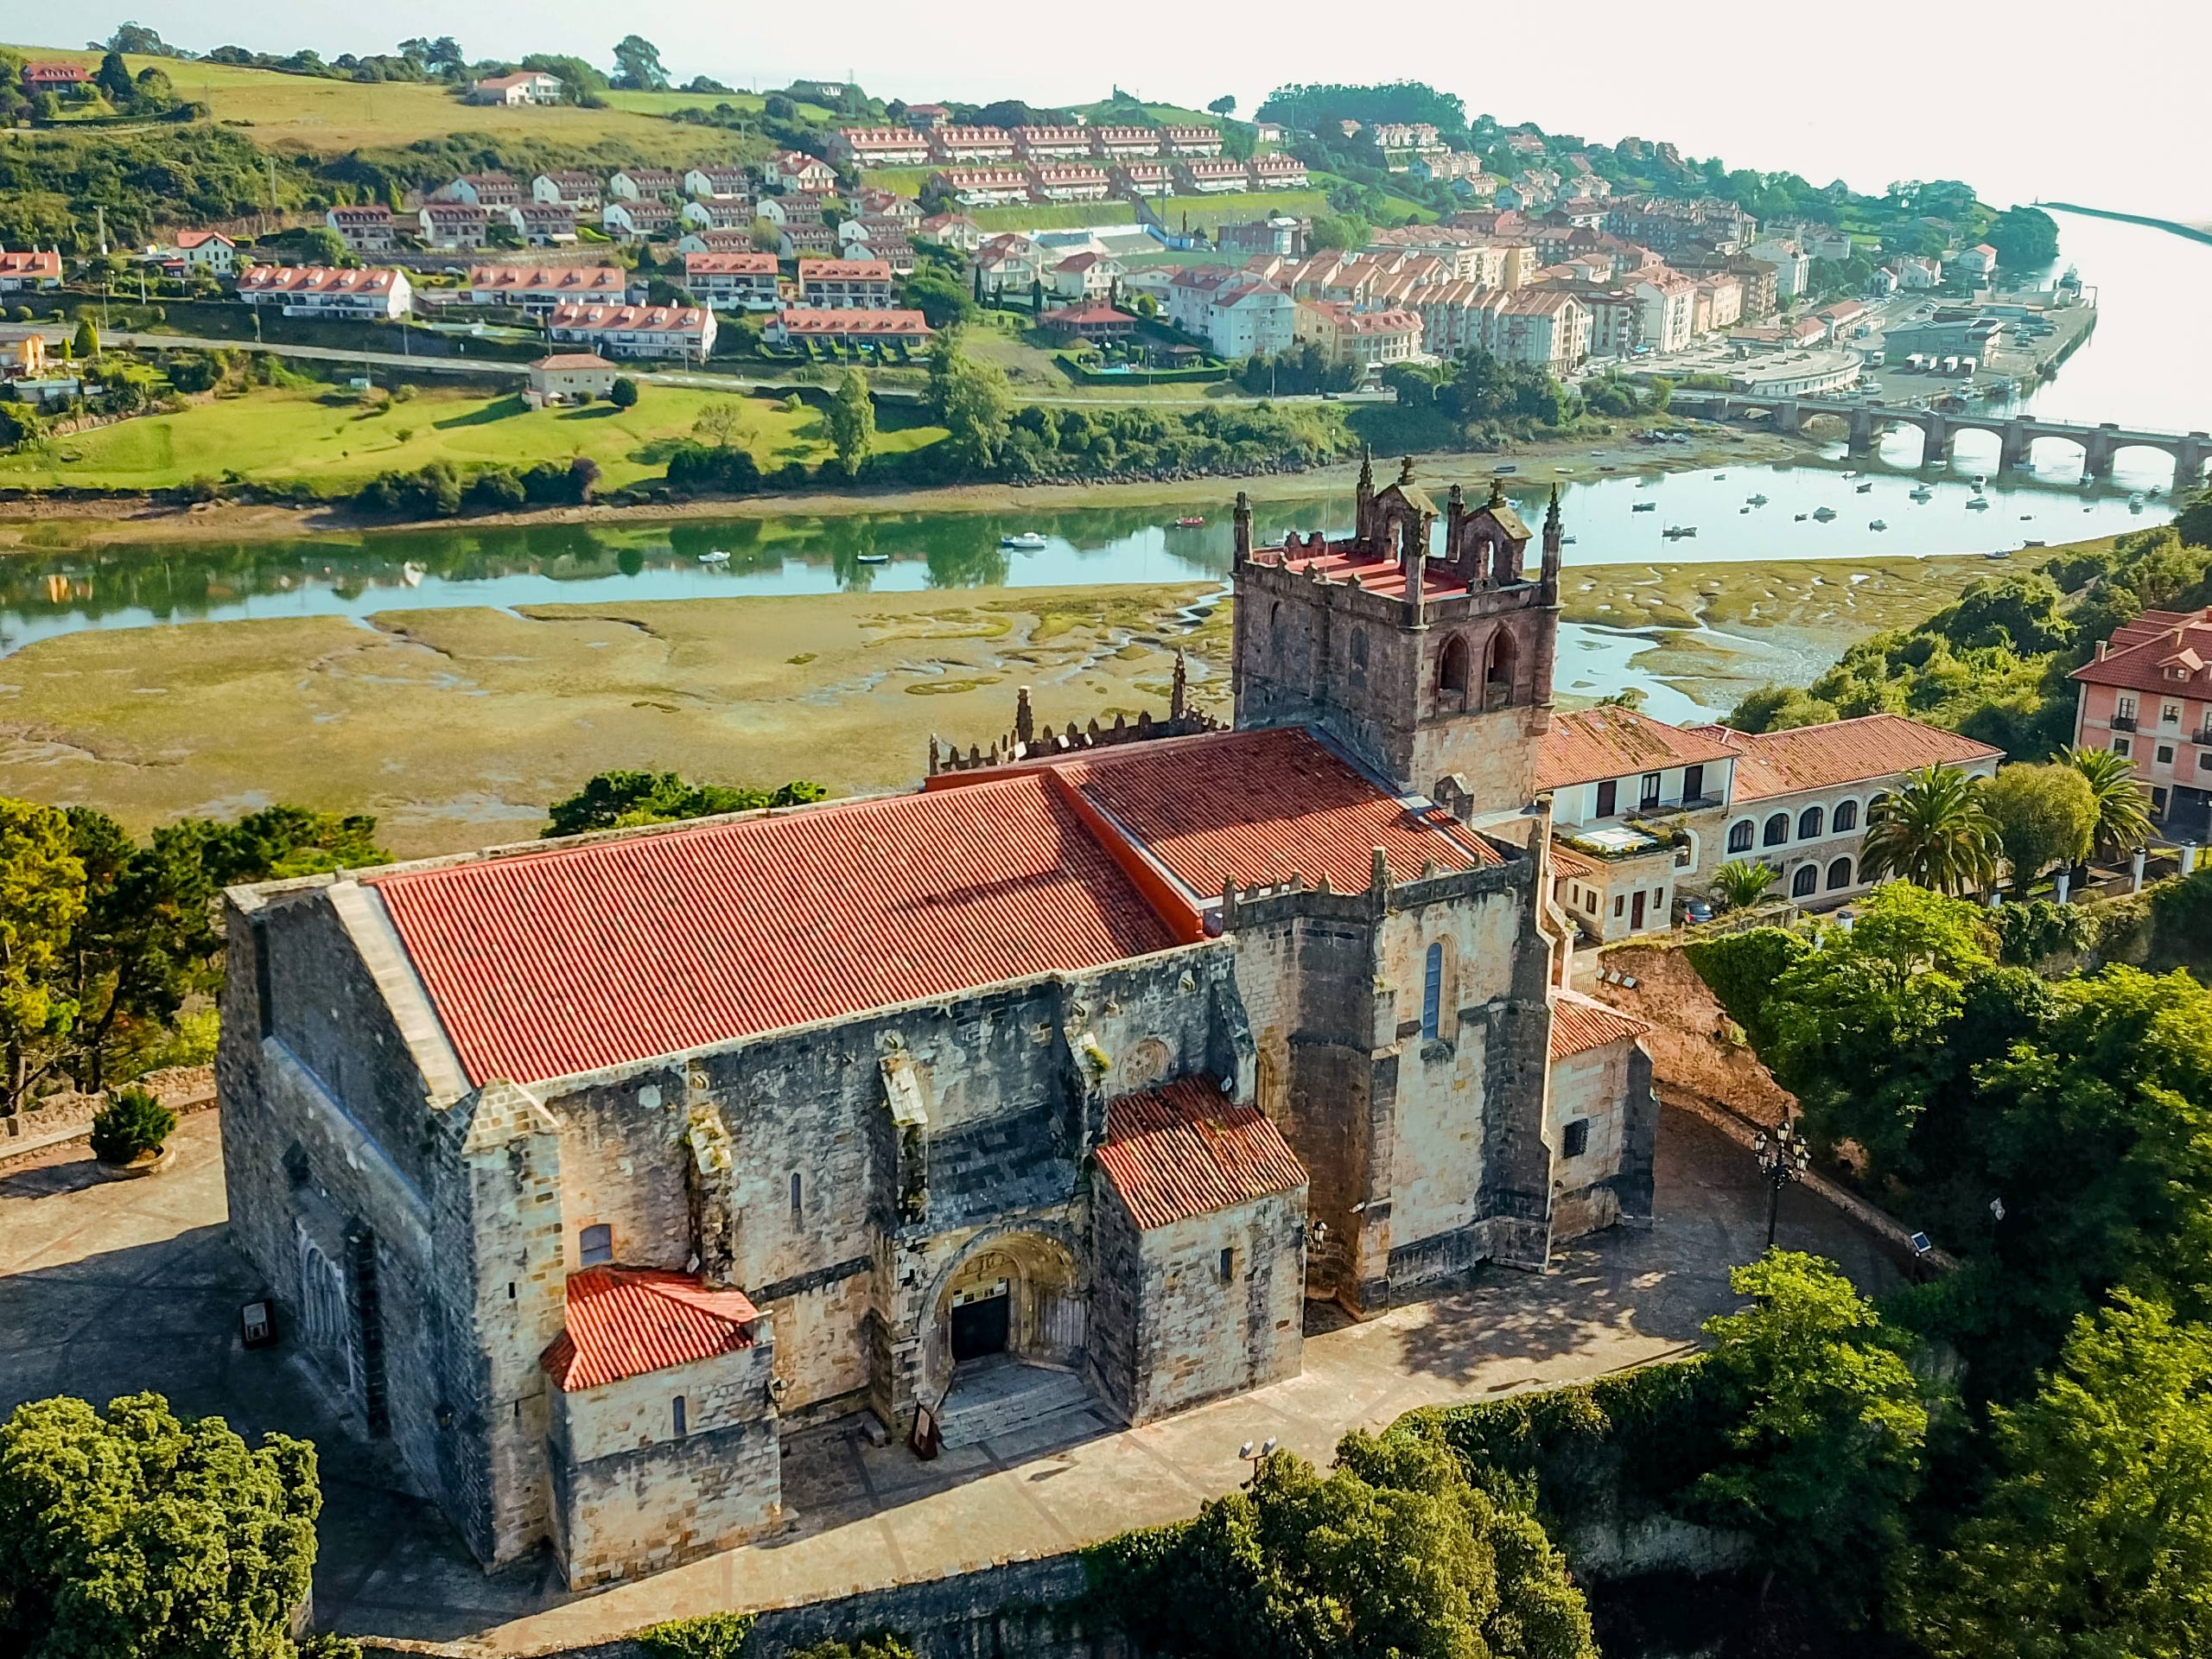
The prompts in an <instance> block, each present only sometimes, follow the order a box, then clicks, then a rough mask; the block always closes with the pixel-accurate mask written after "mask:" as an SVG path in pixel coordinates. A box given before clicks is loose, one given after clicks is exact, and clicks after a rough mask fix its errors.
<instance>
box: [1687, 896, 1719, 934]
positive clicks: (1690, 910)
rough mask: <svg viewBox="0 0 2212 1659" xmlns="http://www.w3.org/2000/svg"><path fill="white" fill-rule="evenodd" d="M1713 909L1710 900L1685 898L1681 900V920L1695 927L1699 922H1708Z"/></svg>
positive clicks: (1711, 916)
mask: <svg viewBox="0 0 2212 1659" xmlns="http://www.w3.org/2000/svg"><path fill="white" fill-rule="evenodd" d="M1712 919H1713V905H1712V901H1711V900H1709V899H1683V900H1682V920H1683V921H1684V922H1685V923H1686V924H1687V925H1689V926H1691V927H1696V926H1698V925H1700V924H1701V923H1705V922H1709V921H1711V920H1712Z"/></svg>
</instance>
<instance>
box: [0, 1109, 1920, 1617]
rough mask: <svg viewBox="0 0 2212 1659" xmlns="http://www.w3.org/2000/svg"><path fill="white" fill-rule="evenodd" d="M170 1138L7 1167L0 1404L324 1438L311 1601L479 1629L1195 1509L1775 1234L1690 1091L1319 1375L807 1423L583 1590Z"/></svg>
mask: <svg viewBox="0 0 2212 1659" xmlns="http://www.w3.org/2000/svg"><path fill="white" fill-rule="evenodd" d="M171 1144H172V1145H173V1146H174V1147H175V1150H176V1158H175V1163H174V1165H173V1166H172V1167H171V1168H170V1169H168V1171H167V1172H166V1173H163V1174H162V1175H160V1176H158V1177H156V1178H155V1179H151V1180H139V1181H123V1182H110V1181H105V1180H102V1179H99V1176H98V1174H97V1173H95V1171H94V1168H93V1165H92V1158H91V1155H90V1154H88V1153H87V1152H86V1151H85V1149H84V1148H83V1147H81V1146H78V1147H68V1148H64V1149H60V1150H57V1151H55V1152H53V1153H50V1154H47V1155H45V1156H44V1157H42V1158H41V1159H37V1160H32V1161H29V1162H28V1163H17V1164H15V1165H12V1166H0V1412H4V1411H6V1410H8V1409H11V1408H13V1407H14V1406H15V1405H16V1404H17V1403H18V1402H22V1401H24V1400H29V1399H36V1398H39V1397H41V1396H43V1395H50V1394H64V1393H66V1394H78V1395H85V1396H86V1397H88V1398H90V1399H92V1400H95V1401H99V1402H105V1401H106V1400H108V1399H109V1398H111V1397H112V1396H113V1395H118V1394H125V1393H130V1392H132V1391H135V1390H137V1389H156V1390H159V1391H160V1392H162V1393H163V1394H165V1395H168V1397H169V1399H170V1401H171V1402H172V1403H173V1404H174V1405H175V1407H176V1408H177V1409H179V1410H180V1411H181V1412H184V1413H187V1414H206V1413H218V1414H221V1415H223V1416H225V1417H226V1418H228V1419H229V1420H230V1421H231V1422H232V1425H233V1426H234V1427H237V1428H238V1429H239V1430H240V1431H241V1432H242V1433H246V1434H248V1435H249V1436H251V1435H252V1434H254V1433H258V1432H260V1431H262V1430H265V1429H279V1430H283V1431H284V1432H286V1433H294V1434H300V1435H304V1436H307V1437H308V1438H311V1439H313V1440H315V1442H316V1443H317V1444H318V1445H319V1446H321V1454H322V1456H321V1460H322V1476H323V1491H324V1505H323V1515H322V1522H321V1546H322V1548H321V1560H320V1562H319V1563H318V1565H317V1567H316V1571H315V1610H316V1616H317V1622H318V1623H319V1624H321V1625H324V1626H326V1627H328V1628H334V1629H338V1630H347V1631H353V1632H357V1633H370V1634H377V1635H384V1636H395V1637H415V1638H418V1639H423V1640H430V1641H461V1640H467V1641H469V1643H470V1647H471V1650H472V1651H475V1650H483V1651H489V1652H499V1651H510V1652H520V1651H529V1650H531V1649H546V1648H549V1647H553V1646H556V1645H565V1644H569V1643H583V1642H588V1641H592V1640H596V1639H601V1638H604V1637H609V1636H612V1635H616V1634H619V1633H620V1632H622V1631H625V1630H632V1629H634V1628H636V1627H637V1626H639V1625H641V1624H648V1623H651V1622H652V1621H654V1620H658V1619H663V1618H679V1617H684V1616H688V1615H690V1614H694V1613H699V1612H704V1611H711V1610H714V1609H716V1608H721V1607H729V1606H761V1605H772V1604H779V1603H784V1602H792V1601H804V1600H810V1599H817V1598H820V1597H824V1596H833V1595H837V1594H842V1593H844V1592H849V1591H854V1590H858V1589H862V1588H866V1587H869V1586H878V1585H882V1584H887V1583H891V1582H895V1581H898V1580H906V1579H927V1578H934V1577H938V1576H940V1575H942V1574H945V1573H955V1572H959V1571H962V1570H963V1569H966V1568H969V1567H979V1566H984V1565H988V1563H990V1562H991V1561H993V1560H1003V1559H1007V1558H1008V1557H1014V1556H1022V1555H1039V1554H1053V1553H1056V1552H1058V1551H1061V1550H1065V1549H1067V1548H1071V1547H1073V1546H1076V1545H1078V1544H1082V1543H1086V1542H1089V1541H1094V1540H1096V1539H1099V1538H1103V1537H1106V1536H1109V1535H1111V1534H1113V1533H1116V1532H1118V1531H1120V1530H1122V1529H1124V1528H1127V1527H1131V1526H1137V1525H1142V1524H1145V1523H1147V1522H1159V1521H1166V1520H1172V1519H1175V1518H1178V1517H1180V1516H1187V1515H1189V1514H1191V1513H1192V1511H1194V1510H1196V1509H1197V1508H1198V1505H1199V1503H1201V1502H1203V1501H1204V1500H1205V1499H1206V1498H1208V1497H1212V1496H1214V1495H1216V1494H1217V1493H1219V1492H1222V1491H1226V1490H1228V1489H1229V1488H1230V1487H1231V1486H1233V1485H1234V1484H1236V1481H1237V1479H1238V1478H1240V1477H1241V1476H1242V1474H1243V1465H1240V1464H1239V1463H1238V1462H1237V1460H1236V1449H1237V1446H1238V1445H1239V1444H1240V1443H1241V1442H1242V1441H1244V1440H1264V1439H1266V1438H1268V1437H1269V1436H1271V1435H1272V1436H1275V1437H1278V1438H1280V1439H1281V1440H1282V1442H1283V1444H1284V1445H1286V1446H1289V1447H1290V1448H1291V1449H1293V1450H1294V1451H1296V1452H1300V1453H1302V1454H1303V1455H1305V1456H1306V1457H1308V1458H1311V1459H1315V1460H1317V1461H1325V1460H1326V1459H1327V1458H1328V1456H1329V1453H1330V1450H1331V1448H1332V1446H1334V1444H1335V1442H1336V1441H1337V1440H1338V1437H1339V1436H1341V1435H1342V1434H1343V1433H1344V1432H1345V1431H1346V1430H1348V1429H1351V1428H1358V1427H1377V1426H1380V1425H1382V1424H1383V1423H1386V1422H1388V1421H1390V1420H1391V1419H1392V1418H1394V1417H1395V1416H1397V1415H1398V1414H1400V1413H1402V1412H1404V1411H1407V1410H1408V1409H1410V1408H1413V1407H1415V1406H1420V1405H1427V1404H1432V1403H1435V1402H1444V1401H1454V1400H1474V1399H1482V1398H1484V1397H1487V1396H1490V1395H1498V1394H1503V1393H1506V1392H1509V1391H1511V1390H1513V1389H1525V1388H1530V1387H1536V1386H1548V1385H1552V1384H1556V1383H1565V1382H1569V1381H1572V1380H1574V1379H1576V1378H1581V1377H1589V1376H1598V1375H1599V1374H1601V1373H1604V1372H1606V1371H1612V1370H1621V1369H1624V1368H1625V1367H1630V1366H1634V1365H1639V1364H1643V1363H1649V1362H1650V1361H1652V1360H1655V1359H1660V1358H1664V1357H1667V1356H1669V1355H1672V1354H1678V1353H1681V1352H1683V1351H1687V1350H1688V1348H1690V1347H1691V1346H1692V1345H1694V1344H1695V1343H1696V1342H1697V1341H1698V1332H1699V1326H1700V1323H1701V1322H1702V1321H1703V1320H1704V1319H1707V1317H1709V1316H1710V1315H1712V1314H1713V1313H1719V1312H1725V1311H1726V1310H1727V1309H1728V1308H1729V1307H1731V1306H1732V1305H1733V1299H1732V1296H1731V1295H1730V1294H1729V1291H1728V1285H1727V1274H1728V1269H1729V1268H1730V1267H1731V1266H1732V1265H1735V1264H1737V1263H1739V1262H1746V1261H1749V1260H1751V1258H1752V1257H1753V1256H1755V1255H1758V1251H1759V1249H1761V1248H1762V1246H1763V1245H1764V1243H1765V1229H1766V1196H1767V1195H1766V1189H1765V1187H1764V1185H1763V1184H1761V1183H1760V1181H1759V1179H1758V1173H1757V1171H1756V1169H1754V1168H1753V1167H1752V1166H1751V1163H1750V1160H1748V1158H1747V1157H1746V1156H1745V1154H1743V1153H1741V1152H1740V1151H1739V1150H1738V1149H1737V1148H1735V1147H1732V1146H1730V1145H1729V1144H1728V1142H1727V1141H1725V1140H1724V1139H1723V1138H1722V1137H1721V1136H1720V1135H1719V1133H1718V1132H1716V1131H1715V1130H1713V1129H1712V1128H1708V1127H1707V1126H1706V1125H1704V1124H1703V1123H1700V1122H1698V1121H1696V1120H1695V1119H1694V1118H1691V1117H1689V1116H1687V1115H1685V1114H1683V1113H1681V1112H1678V1111H1673V1110H1669V1111H1668V1112H1666V1113H1665V1114H1664V1117H1663V1122H1662V1127H1661V1131H1660V1142H1659V1166H1658V1198H1657V1205H1656V1209H1657V1211H1658V1214H1657V1217H1656V1223H1655V1224H1654V1225H1653V1226H1652V1227H1651V1228H1649V1230H1625V1229H1624V1230H1617V1231H1614V1232H1611V1233H1609V1234H1605V1235H1603V1236H1599V1237H1598V1238H1597V1239H1595V1240H1592V1241H1587V1242H1585V1243H1580V1244H1577V1245H1575V1246H1573V1247H1571V1248H1569V1249H1567V1250H1564V1251H1562V1252H1560V1254H1559V1255H1558V1256H1557V1257H1556V1258H1555V1265H1554V1270H1553V1271H1552V1272H1550V1273H1548V1274H1541V1275H1534V1274H1521V1273H1515V1272H1511V1271H1509V1270H1505V1269H1484V1270H1483V1271H1482V1272H1480V1273H1478V1274H1475V1275H1473V1276H1472V1277H1471V1278H1470V1279H1469V1280H1468V1281H1465V1282H1464V1283H1463V1284H1461V1285H1459V1286H1457V1287H1454V1288H1452V1289H1451V1290H1450V1291H1448V1292H1447V1293H1446V1294H1443V1295H1440V1296H1439V1297H1438V1298H1436V1299H1435V1300H1430V1301H1426V1302H1421V1303H1415V1304H1412V1305H1409V1306H1403V1307H1400V1308H1396V1309H1394V1310H1392V1311H1390V1312H1389V1313H1385V1314H1383V1315H1382V1316H1381V1317H1379V1318H1376V1319H1370V1320H1368V1321H1367V1322H1365V1323H1363V1324H1351V1323H1348V1322H1345V1321H1343V1320H1342V1319H1334V1318H1324V1319H1320V1320H1319V1321H1317V1322H1316V1324H1315V1325H1313V1332H1312V1334H1309V1336H1308V1338H1307V1341H1306V1367H1305V1371H1304V1374H1303V1375H1302V1376H1298V1377H1296V1378H1294V1379H1292V1380H1291V1381H1288V1382H1286V1383H1278V1384H1275V1385H1274V1386H1273V1387H1270V1388H1266V1389H1260V1390H1259V1391H1257V1392H1256V1393H1253V1394H1249V1395H1242V1396H1240V1397H1238V1398H1236V1399H1232V1400H1226V1401H1223V1402H1219V1403H1217V1404H1215V1405H1211V1406H1206V1407H1202V1408H1198V1410H1196V1411H1192V1412H1188V1413H1185V1414H1182V1415H1180V1416H1177V1417H1173V1418H1170V1419H1168V1420H1167V1421H1163V1422H1158V1423H1153V1424H1150V1425H1147V1427H1142V1428H1138V1429H1117V1428H1116V1427H1114V1426H1113V1424H1112V1423H1111V1421H1109V1419H1107V1418H1106V1417H1105V1416H1104V1415H1103V1413H1102V1412H1099V1411H1098V1410H1096V1408H1077V1409H1072V1410H1064V1411H1061V1412H1059V1413H1058V1414H1055V1415H1054V1416H1053V1417H1052V1418H1050V1419H1048V1420H1046V1421H1043V1422H1040V1423H1038V1424H1035V1425H1033V1427H1030V1428H1028V1429H1027V1430H1025V1431H1022V1432H1020V1433H1016V1434H1014V1435H1010V1436H1007V1437H1005V1438H1001V1439H995V1440H986V1441H984V1442H982V1444H980V1445H976V1446H963V1447H959V1448H957V1449H952V1450H948V1451H947V1452H945V1453H944V1456H943V1457H941V1458H940V1459H938V1461H937V1462H935V1463H932V1464H924V1463H920V1462H918V1461H917V1460H916V1459H914V1458H913V1457H912V1454H911V1453H909V1452H906V1450H905V1448H904V1447H903V1446H896V1445H893V1446H882V1447H876V1446H868V1444H867V1443H866V1442H865V1441H864V1440H861V1439H860V1438H859V1437H858V1436H857V1435H856V1434H855V1433H854V1432H853V1431H852V1429H851V1427H849V1426H836V1427H831V1428H829V1429H824V1430H817V1431H815V1432H813V1433H810V1434H808V1435H805V1436H803V1437H801V1438H800V1440H798V1442H797V1443H796V1444H794V1445H793V1446H791V1448H790V1449H789V1451H788V1452H787V1453H786V1455H785V1464H784V1491H785V1524H784V1526H783V1528H782V1529H781V1530H780V1531H779V1532H778V1533H777V1534H775V1535H772V1536H771V1537H769V1538H767V1539H765V1540H763V1541H760V1542H757V1543H754V1544H752V1545H748V1546H747V1547H745V1548H739V1549H734V1550H729V1551H727V1552H724V1553H723V1554H718V1555H715V1556H711V1557H709V1558H708V1559H706V1560H701V1561H698V1562H695V1563H694V1564H692V1565H691V1566H689V1567H681V1568H678V1569H677V1570H676V1571H674V1572H671V1573H662V1574H660V1575H658V1576H657V1577H655V1578H652V1579H649V1580H644V1581H642V1582H639V1583H636V1584H629V1585H617V1586H611V1587H608V1588H606V1589H603V1590H601V1591H600V1592H596V1593H592V1594H588V1595H581V1596H571V1595H569V1593H567V1592H565V1591H564V1590H563V1589H562V1587H561V1585H560V1581H559V1580H558V1578H557V1577H556V1574H555V1573H554V1571H553V1568H552V1565H551V1562H550V1558H549V1557H547V1556H544V1555H543V1554H541V1555H540V1556H538V1557H537V1558H536V1559H534V1560H531V1561H529V1562H525V1563H524V1564H522V1565H520V1566H518V1567H512V1568H509V1569H508V1570H506V1571H505V1572H502V1573H496V1574H490V1575H487V1574H486V1573H483V1572H481V1571H480V1569H479V1568H478V1567H476V1565H475V1564H474V1561H473V1560H471V1559H470V1557H469V1556H468V1554H467V1552H466V1551H465V1550H464V1549H463V1548H462V1547H461V1541H460V1540H459V1538H458V1537H457V1536H456V1535H454V1532H453V1531H452V1529H450V1528H448V1526H447V1525H446V1524H445V1522H443V1520H442V1518H441V1517H440V1516H438V1514H437V1512H436V1511H435V1510H434V1509H433V1508H432V1507H431V1506H430V1505H429V1503H426V1502H424V1501H423V1499H422V1498H421V1497H418V1496H416V1494H415V1492H414V1491H413V1490H412V1487H411V1484H410V1482H409V1481H408V1479H407V1478H406V1476H405V1474H404V1471H402V1470H401V1468H400V1466H399V1465H398V1462H397V1458H396V1457H394V1456H393V1455H392V1454H391V1448H390V1446H388V1445H385V1444H379V1443H372V1442H368V1441H365V1440H362V1439H361V1438H360V1436H359V1426H358V1425H357V1424H349V1423H347V1422H346V1421H344V1420H343V1419H342V1417H340V1415H339V1414H337V1413H336V1411H335V1409H334V1406H333V1404H332V1402H331V1401H330V1400H329V1398H328V1396H327V1394H326V1393H325V1391H324V1390H323V1389H321V1387H320V1386H319V1385H318V1384H317V1383H316V1382H315V1379H314V1377H313V1376H312V1375H311V1374H310V1373H309V1372H308V1370H307V1369H306V1368H305V1367H304V1366H303V1365H302V1363H300V1362H299V1361H298V1360H297V1359H296V1358H295V1357H293V1356H291V1355H290V1354H289V1353H288V1352H287V1351H286V1350H285V1349H284V1348H283V1346H282V1345H281V1344H280V1345H279V1346H277V1347H275V1348H269V1349H260V1350H254V1351H248V1350H247V1349H245V1347H243V1346H242V1345H241V1344H240V1343H239V1341H238V1308H239V1306H240V1304H242V1303H244V1302H245V1301H247V1300H251V1298H252V1297H253V1296H254V1295H255V1294H257V1289H258V1287H257V1283H256V1281H255V1277H254V1274H253V1272H252V1269H251V1268H250V1267H249V1266H248V1265H247V1263H246V1262H245V1260H244V1258H243V1257H241V1256H240V1255H238V1253H237V1252H236V1251H235V1250H233V1249H232V1247H231V1245H230V1244H229V1243H228V1241H227V1238H226V1226H225V1208H224V1193H223V1177H222V1154H221V1147H220V1141H219V1126H218V1123H217V1121H216V1117H215V1115H214V1114H213V1113H201V1114H198V1115H195V1116H190V1117H188V1118H186V1119H185V1120H184V1122H183V1123H182V1124H181V1126H180V1128H178V1130H177V1133H176V1135H175V1138H174V1140H173V1141H172V1142H171ZM1778 1242H1779V1243H1782V1244H1783V1245H1784V1246H1786V1247H1789V1248H1793V1249H1811V1250H1817V1251H1820V1252H1821V1253H1822V1254H1824V1255H1830V1256H1833V1257H1834V1258H1835V1259H1836V1260H1837V1261H1839V1262H1840V1263H1841V1264H1842V1265H1843V1266H1844V1268H1846V1269H1847V1270H1848V1271H1849V1272H1850V1273H1851V1274H1852V1276H1853V1278H1854V1279H1856V1280H1858V1281H1859V1282H1860V1283H1861V1284H1863V1285H1866V1286H1869V1287H1878V1286H1881V1285H1885V1284H1888V1283H1891V1282H1894V1281H1895V1279H1896V1270H1895V1268H1893V1267H1892V1266H1891V1264H1890V1263H1889V1262H1887V1261H1886V1260H1885V1258H1884V1257H1883V1256H1882V1255H1880V1254H1879V1252H1878V1249H1877V1248H1876V1247H1875V1245H1874V1244H1873V1243H1872V1242H1870V1241H1869V1240H1868V1239H1867V1238H1866V1237H1865V1236H1863V1235H1862V1234H1860V1233H1859V1232H1858V1231H1856V1230H1853V1228H1851V1227H1850V1226H1849V1225H1848V1224H1846V1223H1845V1222H1843V1221H1842V1220H1841V1219H1840V1218H1839V1217H1837V1216H1836V1215H1835V1214H1834V1212H1833V1211H1830V1210H1828V1209H1827V1207H1826V1206H1825V1205H1821V1203H1820V1202H1819V1201H1818V1200H1817V1199H1815V1198H1813V1197H1812V1196H1810V1195H1809V1194H1807V1193H1805V1192H1800V1191H1794V1190H1793V1191H1791V1192H1786V1193H1785V1194H1783V1203H1782V1221H1781V1233H1780V1238H1779V1241H1778ZM1332 1327H1333V1328H1332Z"/></svg>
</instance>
